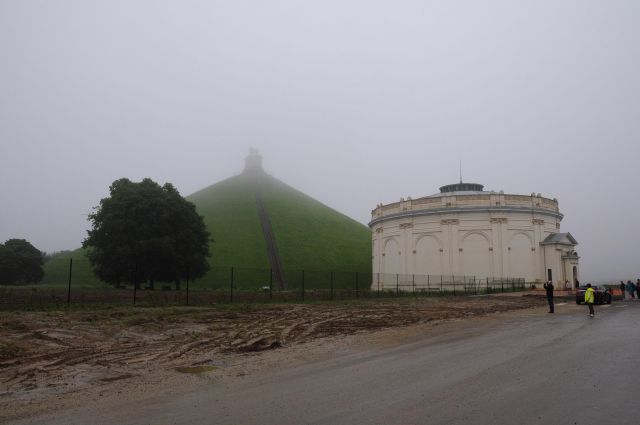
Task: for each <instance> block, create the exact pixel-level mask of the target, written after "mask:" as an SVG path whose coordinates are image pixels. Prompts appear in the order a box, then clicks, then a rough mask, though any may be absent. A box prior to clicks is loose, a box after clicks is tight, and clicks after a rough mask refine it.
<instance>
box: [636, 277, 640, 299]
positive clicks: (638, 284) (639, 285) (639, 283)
mask: <svg viewBox="0 0 640 425" xmlns="http://www.w3.org/2000/svg"><path fill="white" fill-rule="evenodd" d="M636 292H637V293H638V299H640V279H638V280H637V281H636Z"/></svg>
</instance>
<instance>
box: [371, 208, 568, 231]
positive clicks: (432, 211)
mask: <svg viewBox="0 0 640 425" xmlns="http://www.w3.org/2000/svg"><path fill="white" fill-rule="evenodd" d="M471 213H516V214H540V215H546V216H549V217H553V218H555V219H559V220H562V218H563V217H564V215H563V214H562V213H559V212H555V211H551V210H548V209H545V208H531V207H465V208H455V207H454V208H451V207H448V208H439V209H429V210H408V211H402V212H399V213H394V214H389V215H385V216H382V217H376V218H374V219H373V220H371V221H370V222H369V227H373V226H374V225H375V224H378V223H383V222H385V221H389V220H396V219H399V218H413V217H424V216H429V215H442V214H471Z"/></svg>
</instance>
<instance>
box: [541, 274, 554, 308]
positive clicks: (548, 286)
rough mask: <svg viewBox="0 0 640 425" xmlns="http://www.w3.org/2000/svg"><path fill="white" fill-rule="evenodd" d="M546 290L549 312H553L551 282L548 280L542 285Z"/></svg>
mask: <svg viewBox="0 0 640 425" xmlns="http://www.w3.org/2000/svg"><path fill="white" fill-rule="evenodd" d="M543 287H544V290H545V291H547V302H548V303H549V313H553V283H552V282H551V281H550V280H549V281H547V283H545V284H544V285H543Z"/></svg>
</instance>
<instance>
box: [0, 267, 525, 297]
mask: <svg viewBox="0 0 640 425" xmlns="http://www.w3.org/2000/svg"><path fill="white" fill-rule="evenodd" d="M66 261H67V262H68V264H69V265H68V266H67V267H66V270H67V272H66V276H63V274H62V273H61V274H60V275H59V276H58V277H57V278H55V279H53V280H51V279H48V280H47V282H46V283H45V284H41V285H37V284H36V285H28V286H7V285H0V309H29V308H35V309H38V308H49V307H64V306H66V305H74V306H89V305H97V304H110V305H118V304H122V305H124V304H136V305H147V306H168V305H211V304H217V303H263V302H305V301H329V300H349V299H360V298H363V299H366V298H382V297H408V296H416V297H417V296H445V295H478V294H490V293H497V292H510V291H520V290H524V289H525V286H526V285H525V281H524V279H518V278H492V277H477V276H448V275H417V274H416V275H407V274H388V273H387V274H385V273H371V272H361V271H356V272H349V271H316V270H284V273H283V279H282V280H281V281H276V279H275V278H274V273H273V272H272V271H271V270H270V269H256V268H242V267H217V268H212V269H211V270H210V271H209V273H208V274H207V275H206V276H205V277H204V278H203V279H200V280H198V281H195V282H188V281H187V282H179V283H172V284H168V283H156V284H155V285H149V283H146V284H141V285H139V286H138V287H133V286H132V285H120V286H118V287H114V286H112V285H107V284H104V283H98V282H96V281H93V280H92V281H90V282H87V280H86V279H82V280H81V279H79V278H74V274H73V264H72V263H71V262H70V261H69V260H66ZM92 279H94V278H92Z"/></svg>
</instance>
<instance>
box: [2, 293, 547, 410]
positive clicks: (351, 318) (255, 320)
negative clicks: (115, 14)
mask: <svg viewBox="0 0 640 425" xmlns="http://www.w3.org/2000/svg"><path fill="white" fill-rule="evenodd" d="M542 305H544V299H543V298H540V297H532V296H521V295H511V296H506V295H505V296H501V295H495V296H482V297H443V298H418V299H400V300H375V301H374V300H371V301H361V302H348V303H317V304H306V305H305V304H274V305H246V306H241V305H233V306H215V307H207V308H204V307H202V308H201V307H173V308H144V307H137V308H136V307H117V308H109V309H103V310H98V311H86V310H85V311H69V312H67V311H43V312H3V313H0V412H3V413H1V414H0V420H1V419H3V416H4V418H5V419H7V418H10V417H12V416H13V415H15V414H18V413H22V414H24V413H25V412H28V411H29V410H33V411H36V410H38V409H37V407H38V405H39V404H43V403H44V404H46V402H47V401H48V400H49V401H50V400H51V399H54V398H58V399H59V398H61V397H68V396H69V395H71V396H72V395H73V394H77V393H79V392H83V391H86V390H90V389H94V388H96V387H99V388H100V389H101V391H102V390H105V391H109V390H110V389H111V388H113V389H114V390H117V388H118V386H119V385H121V384H122V383H123V382H125V381H135V380H136V379H139V378H141V377H145V376H152V375H153V374H154V373H160V371H166V370H171V371H176V370H177V371H199V370H203V371H206V370H209V369H214V368H216V367H220V366H221V365H220V364H219V362H220V359H222V358H226V359H229V358H235V357H239V356H247V355H252V354H251V353H255V352H260V351H264V350H278V349H280V348H281V347H287V346H293V345H296V344H301V343H305V342H309V341H313V340H319V339H320V338H324V337H339V336H341V335H349V334H354V333H357V332H365V331H369V330H377V329H383V328H391V327H402V326H406V325H411V324H418V323H428V322H434V321H442V320H447V319H460V318H470V317H473V316H481V315H486V314H490V313H495V312H502V311H511V310H518V309H524V308H530V307H537V306H542ZM30 406H33V408H31V407H30Z"/></svg>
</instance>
